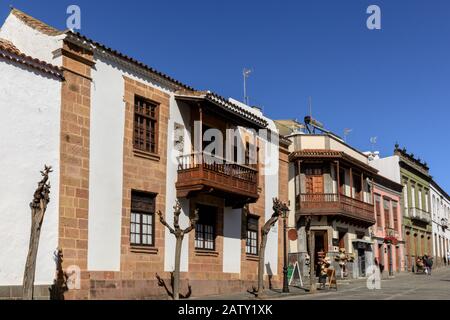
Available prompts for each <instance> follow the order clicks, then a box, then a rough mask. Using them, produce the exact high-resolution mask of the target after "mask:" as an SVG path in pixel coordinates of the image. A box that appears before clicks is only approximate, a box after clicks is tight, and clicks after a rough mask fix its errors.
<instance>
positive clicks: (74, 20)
mask: <svg viewBox="0 0 450 320" xmlns="http://www.w3.org/2000/svg"><path fill="white" fill-rule="evenodd" d="M66 13H67V14H68V15H69V17H68V18H67V20H66V26H67V29H70V30H72V31H73V30H80V29H81V8H80V7H79V6H77V5H75V4H72V5H70V6H68V7H67V10H66Z"/></svg>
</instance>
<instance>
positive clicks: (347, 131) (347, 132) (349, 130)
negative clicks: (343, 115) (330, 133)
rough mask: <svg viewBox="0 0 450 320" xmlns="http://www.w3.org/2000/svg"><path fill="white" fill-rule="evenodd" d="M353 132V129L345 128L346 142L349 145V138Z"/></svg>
mask: <svg viewBox="0 0 450 320" xmlns="http://www.w3.org/2000/svg"><path fill="white" fill-rule="evenodd" d="M352 131H353V129H349V128H345V129H344V141H345V143H347V136H348V135H349V134H350V133H351V132H352Z"/></svg>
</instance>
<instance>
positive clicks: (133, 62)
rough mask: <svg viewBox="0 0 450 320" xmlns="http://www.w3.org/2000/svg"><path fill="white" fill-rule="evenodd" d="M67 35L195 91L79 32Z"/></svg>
mask: <svg viewBox="0 0 450 320" xmlns="http://www.w3.org/2000/svg"><path fill="white" fill-rule="evenodd" d="M66 34H67V35H68V36H69V37H75V38H78V39H80V40H82V41H85V42H87V43H90V44H91V45H93V46H94V47H96V48H97V49H100V50H104V51H106V52H109V53H110V54H112V55H114V56H117V57H118V58H120V59H123V60H125V61H128V62H130V63H132V64H134V65H135V66H137V67H140V68H143V69H144V70H146V71H149V72H151V73H153V74H155V75H157V76H159V77H161V78H163V79H165V80H167V81H169V82H171V83H173V84H175V85H177V86H179V87H180V88H184V89H187V90H194V89H193V88H192V87H190V86H188V85H187V84H184V83H182V82H180V81H178V80H176V79H174V78H172V77H170V76H168V75H167V74H165V73H162V72H160V71H158V70H156V69H153V68H152V67H150V66H148V65H146V64H145V63H142V62H140V61H138V60H136V59H134V58H132V57H130V56H127V55H125V54H123V53H121V52H119V51H117V50H114V49H112V48H110V47H107V46H106V45H104V44H101V43H99V42H97V41H95V40H92V39H90V38H88V37H86V36H84V35H82V34H81V33H79V32H72V31H70V30H69V31H66Z"/></svg>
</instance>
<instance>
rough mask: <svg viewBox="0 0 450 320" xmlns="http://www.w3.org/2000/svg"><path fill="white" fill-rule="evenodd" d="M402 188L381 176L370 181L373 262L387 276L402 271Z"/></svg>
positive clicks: (403, 259)
mask: <svg viewBox="0 0 450 320" xmlns="http://www.w3.org/2000/svg"><path fill="white" fill-rule="evenodd" d="M402 189H403V187H402V186H401V185H400V184H398V183H396V182H394V181H392V180H389V179H387V178H384V177H383V176H377V177H376V178H375V180H374V183H373V194H374V204H375V212H374V214H375V220H376V223H375V225H374V226H373V227H372V240H373V247H374V257H375V262H376V263H378V264H379V265H380V267H381V269H382V270H383V274H385V275H386V274H388V275H390V276H392V275H395V274H396V273H399V272H402V271H404V268H405V258H404V239H403V231H402V230H403V227H402V212H401V205H400V204H401V203H400V201H401V193H402Z"/></svg>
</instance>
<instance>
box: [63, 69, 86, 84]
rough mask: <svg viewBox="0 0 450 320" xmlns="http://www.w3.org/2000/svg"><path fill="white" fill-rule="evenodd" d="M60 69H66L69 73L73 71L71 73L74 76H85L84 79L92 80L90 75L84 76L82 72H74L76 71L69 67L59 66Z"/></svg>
mask: <svg viewBox="0 0 450 320" xmlns="http://www.w3.org/2000/svg"><path fill="white" fill-rule="evenodd" d="M61 70H63V71H67V72H70V73H73V74H74V75H76V76H80V77H83V78H85V79H86V80H89V81H92V78H91V77H87V76H85V75H84V74H81V73H78V72H76V71H74V70H70V69H68V68H65V67H61Z"/></svg>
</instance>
